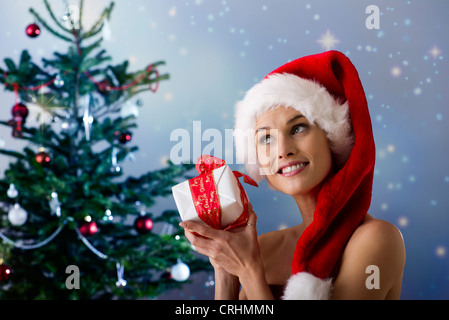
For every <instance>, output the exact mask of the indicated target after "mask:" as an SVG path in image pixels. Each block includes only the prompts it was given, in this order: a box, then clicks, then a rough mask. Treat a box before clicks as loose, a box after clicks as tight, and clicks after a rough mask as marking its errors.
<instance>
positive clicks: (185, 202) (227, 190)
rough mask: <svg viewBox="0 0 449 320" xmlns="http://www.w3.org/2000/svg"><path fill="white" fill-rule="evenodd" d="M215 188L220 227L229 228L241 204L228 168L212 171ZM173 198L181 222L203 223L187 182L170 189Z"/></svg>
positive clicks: (239, 211) (241, 206)
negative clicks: (218, 203) (219, 210)
mask: <svg viewBox="0 0 449 320" xmlns="http://www.w3.org/2000/svg"><path fill="white" fill-rule="evenodd" d="M212 174H213V176H214V180H215V186H216V188H217V192H218V198H219V200H220V209H221V227H222V229H224V228H226V227H227V226H229V225H230V224H231V223H232V222H234V220H236V219H237V218H238V217H239V216H240V215H241V214H242V212H243V204H242V200H241V195H240V188H239V186H238V182H237V178H236V177H235V176H234V174H233V172H232V170H231V169H230V168H229V166H227V165H224V166H222V167H220V168H218V169H215V170H213V171H212ZM172 192H173V197H174V198H175V202H176V206H177V207H178V211H179V214H180V215H181V219H182V220H183V221H194V222H199V223H203V224H206V223H205V222H203V221H202V220H201V219H200V217H199V216H198V213H197V212H196V209H195V205H194V203H193V198H192V194H191V192H190V186H189V180H187V181H184V182H182V183H180V184H177V185H175V186H174V187H172Z"/></svg>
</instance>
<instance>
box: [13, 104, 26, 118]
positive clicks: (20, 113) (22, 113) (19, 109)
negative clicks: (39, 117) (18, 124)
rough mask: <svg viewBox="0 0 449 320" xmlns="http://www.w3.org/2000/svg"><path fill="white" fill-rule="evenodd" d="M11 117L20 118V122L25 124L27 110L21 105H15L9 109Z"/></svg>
mask: <svg viewBox="0 0 449 320" xmlns="http://www.w3.org/2000/svg"><path fill="white" fill-rule="evenodd" d="M11 113H12V116H13V117H14V118H16V117H20V118H21V119H20V120H21V121H22V122H25V120H26V118H27V117H28V108H27V106H26V105H24V104H23V103H20V102H19V103H17V104H15V105H14V107H12V109H11Z"/></svg>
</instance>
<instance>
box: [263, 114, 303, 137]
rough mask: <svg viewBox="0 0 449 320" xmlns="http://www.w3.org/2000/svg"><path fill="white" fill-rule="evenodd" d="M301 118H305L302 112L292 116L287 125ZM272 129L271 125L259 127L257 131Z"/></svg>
mask: <svg viewBox="0 0 449 320" xmlns="http://www.w3.org/2000/svg"><path fill="white" fill-rule="evenodd" d="M300 118H304V116H303V115H302V114H298V115H296V116H294V117H293V118H291V119H290V120H288V121H287V125H290V124H291V123H292V122H294V121H295V120H297V119H300ZM270 129H271V128H270V127H269V126H266V127H262V128H257V129H256V133H258V132H259V131H266V130H270Z"/></svg>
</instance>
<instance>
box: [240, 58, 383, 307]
mask: <svg viewBox="0 0 449 320" xmlns="http://www.w3.org/2000/svg"><path fill="white" fill-rule="evenodd" d="M278 106H285V107H291V108H294V109H296V110H298V111H299V112H301V114H303V115H304V116H305V117H306V118H307V120H308V121H309V122H310V123H311V124H312V125H313V124H316V125H318V126H319V127H320V128H321V129H322V130H324V131H325V132H326V134H327V137H328V139H329V142H330V147H331V151H332V153H333V156H334V159H335V161H336V165H337V171H336V172H335V173H334V174H332V175H330V176H329V177H328V178H327V179H326V180H325V182H324V183H323V186H322V188H321V190H320V192H319V194H318V199H317V206H316V208H315V211H314V214H313V221H312V223H311V224H310V225H309V226H308V227H307V228H306V229H305V230H304V232H303V234H302V235H301V237H300V238H299V239H298V242H297V244H296V249H295V252H294V256H293V263H292V276H291V277H290V278H289V280H288V282H287V284H286V288H285V292H284V297H283V298H284V299H328V298H330V297H331V289H332V280H333V279H332V277H333V276H334V275H335V271H336V268H337V262H338V260H339V258H340V256H341V254H342V252H343V250H344V248H345V246H346V243H347V241H348V240H349V238H350V237H351V235H352V233H353V232H354V230H355V229H356V228H357V227H358V225H359V224H360V223H361V222H362V220H363V218H364V217H365V215H366V213H367V211H368V208H369V206H370V202H371V190H372V182H373V173H374V162H375V146H374V139H373V133H372V127H371V118H370V115H369V110H368V105H367V102H366V97H365V93H364V90H363V87H362V84H361V82H360V79H359V76H358V73H357V70H356V69H355V67H354V65H353V64H352V63H351V61H350V60H349V59H348V58H347V57H346V56H345V55H343V54H342V53H340V52H338V51H328V52H324V53H320V54H316V55H311V56H306V57H303V58H300V59H296V60H294V61H291V62H289V63H287V64H285V65H283V66H281V67H279V68H277V69H276V70H274V71H272V72H271V73H269V74H268V75H267V76H266V77H265V78H264V79H263V80H262V81H261V82H260V83H258V84H256V85H255V86H254V87H253V88H251V89H250V90H249V91H248V92H247V93H246V95H245V97H244V99H243V100H242V101H240V102H238V103H237V105H236V122H235V130H234V137H235V145H236V156H237V159H238V160H239V161H243V163H245V167H246V169H247V171H248V173H249V174H250V175H251V176H252V177H253V178H254V179H255V180H256V181H260V180H262V179H263V176H262V175H261V172H262V171H261V168H260V165H259V162H258V160H257V155H256V143H255V140H254V134H255V132H254V130H255V124H256V120H257V118H258V117H259V116H260V115H261V114H263V113H264V112H265V111H267V110H269V109H272V108H275V107H278Z"/></svg>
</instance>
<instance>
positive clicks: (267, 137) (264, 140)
mask: <svg viewBox="0 0 449 320" xmlns="http://www.w3.org/2000/svg"><path fill="white" fill-rule="evenodd" d="M270 142H271V136H270V135H265V136H262V137H260V139H259V143H260V144H269V143H270Z"/></svg>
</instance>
